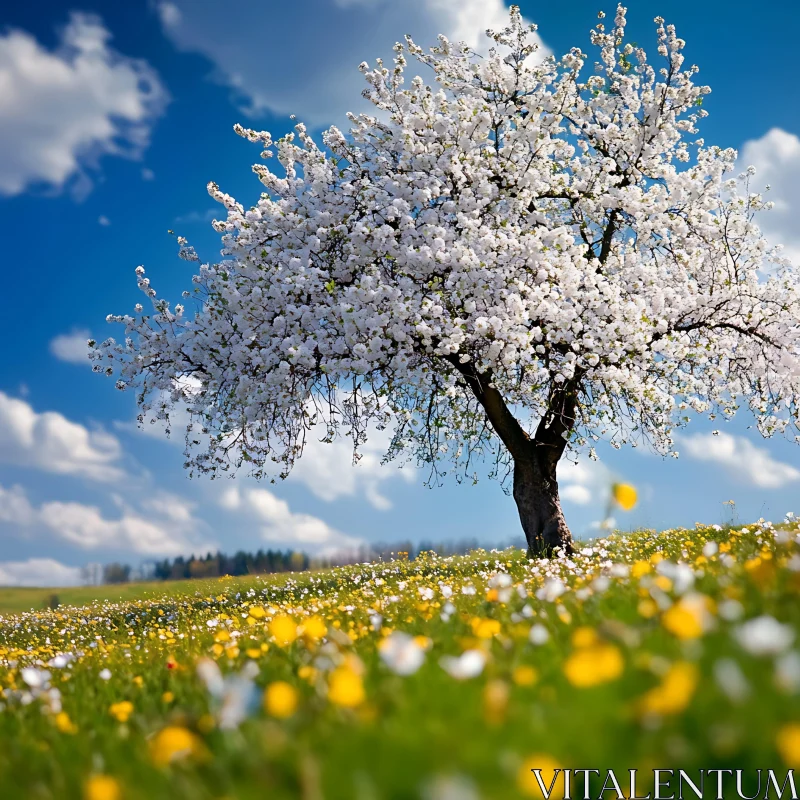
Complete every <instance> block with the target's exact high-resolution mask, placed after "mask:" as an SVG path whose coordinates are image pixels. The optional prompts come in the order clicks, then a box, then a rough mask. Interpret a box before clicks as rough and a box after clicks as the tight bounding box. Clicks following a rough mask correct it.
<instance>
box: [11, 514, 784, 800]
mask: <svg viewBox="0 0 800 800" xmlns="http://www.w3.org/2000/svg"><path fill="white" fill-rule="evenodd" d="M35 591H37V592H38V593H39V595H41V593H42V590H35ZM123 592H129V594H127V595H126V596H121V593H123ZM92 593H93V594H95V595H96V598H95V599H94V601H93V602H90V603H88V604H87V605H84V607H82V608H77V607H76V608H71V607H61V608H59V609H57V610H54V611H52V610H39V611H35V612H29V613H22V614H19V615H11V616H7V617H5V618H4V619H2V620H0V686H2V687H3V689H2V697H0V705H1V706H2V710H1V711H0V797H3V798H54V800H55V798H58V799H59V800H62V799H63V798H73V797H75V798H87V800H138V799H139V798H141V799H142V800H144V798H147V799H148V800H150V799H151V798H165V799H166V798H170V800H174V798H183V797H187V798H189V797H191V798H217V800H220V799H221V798H264V797H270V798H308V799H309V800H317V799H319V798H326V799H329V798H334V799H335V798H342V800H361V799H362V798H363V800H369V799H370V798H373V799H380V798H398V800H399V799H400V798H421V800H431V799H433V800H476V798H515V797H531V796H532V797H536V796H541V792H540V791H539V788H538V784H537V782H536V780H535V775H534V773H532V772H531V769H532V768H541V770H542V772H541V776H542V777H543V778H544V779H545V782H546V784H549V781H550V776H551V775H553V774H554V773H553V770H555V769H556V768H564V767H572V768H589V767H591V768H592V769H598V770H601V771H602V774H603V775H604V774H605V770H608V769H613V770H615V774H616V775H619V776H624V777H625V778H626V780H627V776H628V770H629V769H638V770H640V772H639V783H637V786H636V789H637V790H638V792H639V796H642V795H645V794H647V793H648V792H649V791H652V789H653V773H652V770H653V769H654V768H661V769H667V768H673V769H683V770H685V771H686V772H687V774H688V775H689V776H691V777H693V779H694V780H695V781H696V780H697V770H699V769H710V768H722V769H726V768H727V769H739V770H742V771H743V773H742V774H743V778H742V781H743V783H742V787H741V789H742V792H743V793H744V794H747V795H749V796H753V795H755V793H756V790H757V786H756V780H757V773H756V769H762V770H767V769H773V770H774V771H775V773H776V775H778V776H779V780H780V781H783V779H784V778H785V775H786V771H787V769H789V768H800V723H799V722H798V721H799V720H800V694H798V692H799V691H800V653H798V651H797V650H796V649H795V646H796V643H797V640H798V632H800V603H798V595H799V594H800V546H799V545H798V529H797V525H796V524H794V523H792V524H787V525H784V526H782V527H781V529H779V530H776V529H774V528H772V527H771V526H769V525H767V524H764V523H761V524H756V525H748V526H744V527H742V528H737V529H721V528H719V526H713V527H707V528H706V527H698V528H697V530H692V531H687V530H671V531H664V532H660V533H655V532H647V531H640V532H637V533H634V534H630V535H624V536H622V535H613V536H609V537H608V538H606V539H601V540H596V541H593V542H590V543H584V545H583V549H582V550H581V551H580V552H579V553H578V554H576V555H575V556H574V557H573V558H571V559H561V560H558V561H553V562H548V561H532V562H529V561H527V560H526V559H524V558H523V556H522V553H521V552H520V551H515V550H507V551H502V552H491V553H490V552H485V551H476V552H474V553H472V554H471V555H469V556H466V557H452V558H446V559H442V558H433V557H429V558H424V559H417V560H415V561H413V562H407V561H396V562H391V563H386V564H374V565H370V566H364V565H359V566H353V567H346V568H340V569H335V570H330V571H327V572H324V573H299V574H296V575H280V576H269V577H252V578H238V579H222V580H214V581H199V582H191V581H187V582H185V583H183V582H182V583H177V584H168V585H165V584H155V585H153V584H141V585H130V586H123V587H100V588H99V589H98V588H94V589H88V590H87V589H80V590H69V591H66V590H65V591H60V592H59V595H60V596H61V599H62V602H64V601H67V600H69V601H70V602H75V603H79V604H86V603H87V600H89V598H90V594H92ZM98 593H100V594H98ZM39 595H35V596H34V595H33V594H29V595H26V594H24V593H23V594H17V593H14V594H9V595H7V596H6V597H5V598H2V600H0V602H4V603H5V605H6V608H12V607H19V604H20V603H22V604H29V603H32V602H35V600H34V597H38V596H39ZM548 770H549V772H548ZM765 779H766V778H765ZM558 780H560V779H558ZM581 780H582V779H581ZM731 780H732V779H731ZM799 782H800V781H799ZM671 786H672V788H673V789H675V790H677V787H676V784H675V783H674V782H673V783H672V784H671ZM601 789H602V783H601V782H600V778H599V777H598V776H592V777H591V796H592V797H598V796H599V793H600V790H601ZM624 789H625V794H626V795H627V794H628V791H627V789H628V787H627V785H626V786H624ZM764 789H765V786H764V785H763V784H762V785H761V787H760V788H758V791H759V796H760V797H763V796H764ZM662 793H663V794H665V795H668V794H670V793H671V792H670V791H665V790H663V789H662ZM581 795H582V792H578V791H576V790H575V786H573V795H572V796H573V797H579V796H581ZM553 796H554V797H556V796H557V797H562V796H563V785H562V784H560V783H557V786H556V789H555V791H554V794H553ZM603 796H604V797H615V796H616V794H615V793H614V792H611V791H610V790H609V789H607V793H604V795H603ZM676 796H677V795H676ZM684 796H689V797H694V796H695V795H694V794H688V795H687V794H686V790H685V789H684ZM704 796H707V797H714V796H716V782H715V779H714V780H711V779H710V778H709V779H707V782H706V786H705V792H704ZM724 796H726V797H728V796H731V797H734V796H737V795H736V788H735V784H734V783H726V784H725V795H724ZM770 796H776V795H774V794H771V795H770ZM784 796H787V795H784Z"/></svg>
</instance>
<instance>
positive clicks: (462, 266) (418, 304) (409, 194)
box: [94, 7, 800, 480]
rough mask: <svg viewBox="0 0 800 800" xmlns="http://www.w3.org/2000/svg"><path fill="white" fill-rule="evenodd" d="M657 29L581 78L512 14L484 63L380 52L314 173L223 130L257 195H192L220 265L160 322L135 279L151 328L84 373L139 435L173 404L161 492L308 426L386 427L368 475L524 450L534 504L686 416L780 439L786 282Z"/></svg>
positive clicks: (610, 43) (281, 462) (796, 340)
mask: <svg viewBox="0 0 800 800" xmlns="http://www.w3.org/2000/svg"><path fill="white" fill-rule="evenodd" d="M655 23H656V39H657V53H658V55H657V58H656V60H655V63H652V64H651V62H650V61H649V60H648V57H647V55H646V53H645V51H644V50H643V49H642V48H641V47H640V46H638V45H636V44H634V43H632V42H629V41H628V40H627V37H626V32H625V26H626V20H625V9H624V8H622V7H619V8H618V10H617V14H616V18H615V19H614V21H613V25H609V27H608V30H607V29H606V26H605V23H603V22H602V21H601V22H600V23H599V24H598V25H597V26H596V28H595V29H594V30H593V31H592V33H591V44H592V45H593V47H595V48H596V49H597V51H598V54H599V57H598V60H597V63H596V64H595V65H594V68H592V67H591V65H588V68H587V59H588V56H587V55H586V54H585V53H583V52H582V51H581V50H580V49H578V48H573V49H572V50H570V51H569V52H568V53H567V54H566V55H564V56H563V57H562V58H560V59H556V58H553V57H544V58H542V57H540V55H539V53H538V52H537V46H536V44H535V42H534V39H533V37H532V36H531V33H532V31H533V30H535V26H528V25H527V24H525V23H524V21H523V20H522V17H521V15H520V12H519V9H517V8H512V10H511V13H510V21H509V25H508V27H507V28H506V29H505V30H503V31H500V32H494V33H492V32H489V33H490V35H491V38H492V39H493V40H494V47H493V48H492V49H491V51H490V52H489V54H488V55H487V56H485V57H481V56H479V55H477V54H475V53H473V52H472V51H471V50H470V49H469V48H467V47H466V46H465V45H463V44H456V43H453V42H450V41H448V40H447V39H446V38H445V37H443V36H440V37H439V41H438V45H437V46H436V47H434V48H432V49H431V50H430V51H424V50H423V49H422V48H421V47H419V46H418V45H417V44H416V43H415V42H414V41H412V40H411V39H410V38H409V37H406V40H405V43H404V44H397V45H396V46H395V55H394V63H393V65H391V66H387V65H384V64H383V63H382V62H381V61H378V62H377V64H376V65H375V66H373V67H370V66H369V65H368V64H367V63H362V64H361V67H360V69H361V71H362V72H363V74H364V77H365V79H366V82H367V89H366V90H365V92H364V94H365V96H366V97H367V98H369V100H371V101H372V103H373V104H374V105H375V108H376V110H375V113H374V115H367V114H359V115H352V114H351V115H349V119H350V122H351V126H352V127H351V130H350V132H349V134H345V133H343V132H342V131H340V130H339V129H338V128H336V127H331V128H330V129H328V130H327V131H326V132H325V133H324V134H323V135H322V143H323V146H322V147H320V146H319V145H318V144H317V143H316V142H315V140H314V139H313V138H312V136H311V135H310V134H309V133H308V131H307V130H306V128H305V126H304V125H302V124H298V125H296V126H295V129H294V132H293V133H290V134H289V135H286V136H284V137H282V138H280V139H278V140H277V141H273V139H272V137H271V136H270V134H269V133H266V132H258V131H254V130H249V129H245V128H243V127H241V126H238V125H237V126H236V127H235V130H236V132H237V133H238V134H239V135H241V136H243V137H246V138H247V139H249V140H250V141H252V142H254V143H258V144H259V145H261V146H262V148H263V153H262V155H263V156H264V157H265V158H267V159H268V158H269V157H271V156H273V155H277V160H278V162H279V164H280V168H278V169H275V170H273V169H270V168H269V167H268V166H265V165H263V164H258V165H256V166H254V167H253V171H254V172H255V173H256V175H257V176H258V178H259V179H260V181H261V183H262V184H263V186H264V187H265V189H266V191H264V192H263V193H262V194H261V197H260V199H259V200H258V202H257V204H256V205H255V206H253V207H252V208H250V209H249V210H245V208H244V207H243V206H242V205H241V204H240V203H238V202H236V200H234V199H233V198H232V197H230V196H229V195H227V194H225V193H224V192H223V191H222V190H221V189H219V188H218V187H217V186H216V185H215V184H213V183H212V184H209V192H210V194H211V196H212V197H214V198H215V199H216V200H218V201H219V202H220V203H222V204H223V205H224V207H225V208H226V210H227V217H226V219H224V220H222V221H215V222H214V226H215V228H216V230H217V231H219V232H220V233H223V234H224V235H223V237H222V240H223V245H224V250H223V251H222V254H223V256H225V257H227V258H226V259H225V260H223V261H221V262H220V263H218V264H213V265H212V264H203V265H201V266H200V268H199V274H198V275H196V276H195V277H194V279H193V280H194V284H195V288H194V291H193V292H185V293H184V295H185V297H187V298H190V297H193V296H196V297H198V298H200V300H201V305H200V306H199V307H198V309H197V311H196V313H194V314H189V313H187V311H186V309H185V308H184V306H181V305H176V306H174V307H171V306H170V305H169V304H168V303H167V302H166V301H164V300H162V299H160V298H158V297H157V295H156V292H155V290H154V289H153V288H152V287H151V285H150V283H149V280H148V278H146V277H145V275H144V270H143V269H142V268H141V267H140V268H138V270H137V274H138V281H139V287H140V288H141V289H142V290H143V291H144V293H145V294H146V295H147V297H148V298H150V300H151V301H152V304H153V306H154V311H153V312H152V313H147V314H144V313H143V309H142V306H137V308H136V315H135V316H130V315H125V316H112V317H109V319H111V320H112V321H114V322H121V323H123V324H124V325H125V326H126V334H127V336H126V340H125V342H124V343H121V344H117V343H116V342H115V341H114V340H113V339H109V340H107V341H106V342H104V343H103V344H102V345H99V346H98V347H97V349H96V351H95V355H94V357H95V359H96V366H95V369H96V370H98V371H105V372H107V373H108V374H116V375H117V376H118V383H117V385H118V387H119V388H128V387H136V388H137V389H138V391H139V395H138V400H139V405H140V407H141V412H142V418H144V417H145V416H147V415H152V416H154V417H156V418H162V419H165V418H167V417H168V416H169V413H170V410H171V409H173V408H174V406H175V404H177V403H185V404H187V405H188V408H189V410H190V411H191V413H192V416H193V418H194V420H195V421H196V428H195V430H194V431H192V430H190V431H189V436H188V439H187V442H188V444H189V445H191V444H192V443H195V444H199V443H200V441H201V439H202V441H203V446H202V447H200V448H199V449H198V448H195V449H192V448H191V447H190V449H189V450H187V465H189V466H190V467H192V468H194V469H198V470H200V471H206V472H212V473H217V472H219V471H224V470H227V469H230V468H231V467H234V468H238V467H241V466H243V465H245V466H246V465H249V466H250V467H251V468H252V472H253V473H254V474H255V475H257V476H262V475H265V474H274V473H277V474H280V475H281V476H285V475H286V474H288V471H289V470H290V469H291V466H292V464H293V463H294V462H295V460H296V459H297V458H298V457H299V456H300V454H301V453H302V451H303V447H304V445H305V442H306V439H307V436H308V434H309V431H310V430H311V429H312V428H313V427H314V426H315V425H324V429H325V431H326V433H327V438H329V439H333V438H334V437H336V436H339V435H349V436H351V437H352V438H353V442H354V446H355V448H356V449H357V447H358V445H359V443H361V442H363V441H364V437H366V436H367V435H368V430H369V428H370V426H373V425H374V426H377V427H384V426H392V430H393V439H392V443H391V446H390V449H389V452H388V454H387V457H388V458H393V457H394V456H397V455H400V454H405V455H406V456H409V457H411V458H414V459H416V460H418V461H421V462H425V463H429V464H431V465H432V466H433V468H434V471H435V472H436V473H437V474H438V473H439V471H440V470H442V467H443V465H444V464H445V463H448V462H450V463H454V464H455V466H456V468H457V470H456V472H457V474H458V475H460V476H463V475H465V474H467V475H469V474H471V473H472V472H473V471H474V463H475V460H476V458H478V459H480V458H484V457H486V456H487V455H491V454H493V455H494V456H495V457H496V459H497V462H496V463H498V464H499V465H511V464H512V462H514V461H519V459H520V458H522V457H523V455H524V453H525V452H527V451H526V448H527V447H528V446H529V444H530V443H531V442H536V443H538V444H541V445H542V446H546V447H547V448H549V450H548V452H549V453H550V457H549V460H550V461H552V462H553V464H552V466H553V476H554V468H555V467H554V465H555V463H556V462H557V461H558V458H560V456H561V455H562V453H563V451H564V450H565V448H569V449H573V450H576V451H577V450H578V449H581V448H584V447H588V448H589V449H590V454H592V453H593V450H592V444H593V443H594V442H595V441H597V440H598V439H599V438H600V437H605V438H607V439H608V440H610V442H611V443H612V444H613V445H614V446H619V445H621V444H623V443H626V442H628V443H634V444H638V443H639V442H649V443H650V444H651V445H652V446H653V447H655V449H656V450H657V451H659V452H661V453H663V454H667V453H670V452H673V447H674V444H673V438H672V433H673V429H674V428H675V427H676V426H679V425H681V424H684V423H685V422H686V421H687V420H688V414H687V411H688V410H693V411H695V412H705V413H708V414H709V415H710V416H711V417H712V418H713V417H714V416H715V415H717V414H721V415H723V416H724V417H731V416H733V414H734V413H735V412H736V411H737V409H738V408H739V407H740V405H742V404H746V405H747V406H749V408H750V409H751V410H752V412H753V413H754V414H755V415H756V418H757V420H758V427H759V430H760V431H761V433H763V434H764V435H767V436H769V435H772V434H773V433H776V432H783V431H785V430H786V428H787V426H788V425H790V424H791V425H795V426H796V425H797V421H798V406H797V402H798V396H800V355H799V354H800V347H799V345H800V302H798V301H799V300H800V287H798V276H797V272H796V271H795V270H794V269H793V268H792V267H791V265H790V264H789V263H788V262H787V261H786V260H785V259H783V258H781V256H780V253H779V251H778V250H777V249H775V248H773V247H772V246H771V245H770V244H768V243H767V241H766V240H765V239H764V237H763V236H762V235H761V233H760V231H759V229H758V227H757V224H756V221H755V219H754V215H755V214H756V213H757V212H762V211H765V210H767V209H768V207H769V204H768V203H766V202H765V201H764V199H763V198H762V196H761V195H760V194H758V193H753V192H751V191H750V181H751V176H752V174H753V171H752V170H749V171H748V173H746V174H744V175H742V176H739V179H738V180H737V179H736V178H735V177H733V176H732V175H731V174H730V173H731V170H732V169H733V168H734V164H735V161H736V157H737V154H736V152H735V151H734V150H732V149H721V148H719V147H715V146H709V145H706V143H705V142H704V140H703V139H702V138H700V137H699V135H698V134H699V131H698V127H697V126H698V123H699V121H700V119H701V118H702V117H704V116H705V114H706V112H705V110H704V109H703V108H702V102H703V98H704V96H705V95H706V94H707V93H708V92H709V91H710V89H709V88H708V87H705V86H700V85H697V84H696V83H695V75H696V72H697V68H696V67H689V68H685V67H684V56H683V54H682V50H683V48H684V42H683V40H681V39H680V38H678V37H677V35H676V32H675V29H674V27H673V26H671V25H666V24H665V23H664V21H663V20H662V19H661V18H656V20H655ZM409 58H411V59H413V61H415V62H416V64H417V65H418V68H420V69H422V70H423V71H424V73H425V75H426V77H427V80H426V78H423V77H413V78H411V79H410V80H407V74H408V69H409V61H408V59H409ZM587 73H588V74H587ZM179 242H180V244H181V255H182V256H183V257H184V258H187V259H189V260H197V256H196V254H195V252H194V250H193V249H192V248H191V247H190V246H189V245H188V243H187V242H186V240H184V239H179ZM197 428H202V429H203V430H205V431H206V432H207V434H208V436H207V438H205V439H204V438H203V437H201V436H198V435H196V434H197ZM449 468H450V467H448V469H449ZM553 480H554V477H553Z"/></svg>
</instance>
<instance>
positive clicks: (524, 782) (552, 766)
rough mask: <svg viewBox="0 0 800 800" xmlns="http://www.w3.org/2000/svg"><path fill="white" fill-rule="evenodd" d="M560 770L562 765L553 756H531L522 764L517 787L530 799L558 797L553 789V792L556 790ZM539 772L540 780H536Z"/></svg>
mask: <svg viewBox="0 0 800 800" xmlns="http://www.w3.org/2000/svg"><path fill="white" fill-rule="evenodd" d="M560 769H561V765H560V764H559V763H558V762H557V761H556V760H555V759H554V758H553V757H552V756H548V755H533V756H530V757H529V758H526V759H525V760H524V761H523V762H522V764H520V767H519V770H518V772H517V787H518V788H519V790H520V791H521V792H522V793H523V794H525V795H528V796H529V797H556V796H558V795H557V794H556V793H555V792H554V791H551V787H552V789H553V790H554V789H555V783H556V779H557V778H558V775H559V774H560V773H559V772H558V771H559V770H560ZM534 770H536V772H535V771H534ZM537 772H538V775H539V780H537V778H536V774H537ZM539 781H541V784H540V782H539ZM542 787H544V791H542ZM565 788H566V787H565ZM564 794H566V792H565V793H564Z"/></svg>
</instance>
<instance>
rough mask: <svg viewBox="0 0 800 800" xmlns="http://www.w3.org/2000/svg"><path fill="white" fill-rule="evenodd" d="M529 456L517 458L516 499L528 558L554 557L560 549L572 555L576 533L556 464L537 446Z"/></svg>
mask: <svg viewBox="0 0 800 800" xmlns="http://www.w3.org/2000/svg"><path fill="white" fill-rule="evenodd" d="M531 445H532V446H531V452H530V454H529V455H528V456H522V457H518V458H515V459H514V500H515V501H516V504H517V511H518V512H519V519H520V522H521V523H522V530H523V531H524V532H525V539H526V540H527V542H528V558H542V557H548V558H549V557H550V556H552V555H553V552H554V550H555V549H556V548H559V547H560V548H562V549H563V550H564V552H566V553H571V552H572V534H571V533H570V530H569V527H568V526H567V522H566V520H565V519H564V512H563V511H562V510H561V501H560V500H559V497H558V481H557V480H556V464H555V463H550V462H551V461H552V459H549V458H546V457H544V455H543V453H542V452H541V451H540V450H539V448H538V447H537V446H536V444H535V443H531Z"/></svg>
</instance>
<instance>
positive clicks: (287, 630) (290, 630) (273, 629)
mask: <svg viewBox="0 0 800 800" xmlns="http://www.w3.org/2000/svg"><path fill="white" fill-rule="evenodd" d="M269 632H270V633H271V634H272V636H273V637H274V639H275V641H276V642H277V643H278V644H279V645H281V646H283V647H286V646H287V645H290V644H291V643H292V642H293V641H294V640H295V639H296V638H297V624H296V623H295V621H294V620H293V619H292V618H291V617H290V616H288V615H286V614H281V615H279V616H277V617H275V619H273V620H272V622H271V623H270V625H269Z"/></svg>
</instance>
